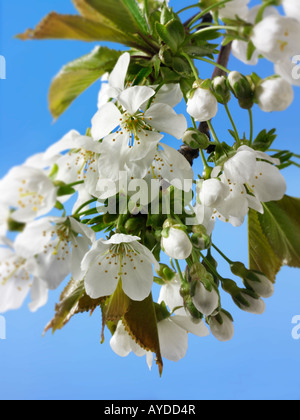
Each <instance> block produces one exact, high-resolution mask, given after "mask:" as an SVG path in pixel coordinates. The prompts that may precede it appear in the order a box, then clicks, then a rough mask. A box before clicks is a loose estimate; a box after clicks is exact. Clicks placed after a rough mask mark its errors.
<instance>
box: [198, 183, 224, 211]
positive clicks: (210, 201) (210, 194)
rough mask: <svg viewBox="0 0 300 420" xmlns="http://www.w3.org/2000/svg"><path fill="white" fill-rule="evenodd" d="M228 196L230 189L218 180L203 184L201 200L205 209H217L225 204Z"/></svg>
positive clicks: (200, 194)
mask: <svg viewBox="0 0 300 420" xmlns="http://www.w3.org/2000/svg"><path fill="white" fill-rule="evenodd" d="M199 186H200V183H199ZM228 194H229V188H228V186H227V185H225V184H224V183H223V182H221V181H219V180H218V179H216V178H211V179H207V180H205V181H203V182H202V185H201V189H200V192H199V199H200V202H201V203H202V204H203V205H204V206H205V207H211V208H215V207H217V206H218V205H219V204H221V203H223V201H224V200H225V198H226V197H227V196H228Z"/></svg>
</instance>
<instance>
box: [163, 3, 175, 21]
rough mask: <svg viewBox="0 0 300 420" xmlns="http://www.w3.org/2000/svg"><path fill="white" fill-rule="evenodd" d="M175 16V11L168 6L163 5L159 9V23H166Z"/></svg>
mask: <svg viewBox="0 0 300 420" xmlns="http://www.w3.org/2000/svg"><path fill="white" fill-rule="evenodd" d="M175 17H176V15H175V13H174V12H173V10H172V9H170V8H169V7H168V6H164V7H163V8H162V11H161V16H160V23H161V24H162V25H166V24H167V23H168V22H170V21H171V20H172V19H174V18H175Z"/></svg>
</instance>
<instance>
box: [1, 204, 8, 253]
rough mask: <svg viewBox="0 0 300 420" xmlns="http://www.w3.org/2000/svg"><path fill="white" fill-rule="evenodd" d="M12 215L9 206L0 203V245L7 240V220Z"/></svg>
mask: <svg viewBox="0 0 300 420" xmlns="http://www.w3.org/2000/svg"><path fill="white" fill-rule="evenodd" d="M9 216H10V211H9V208H8V207H7V206H5V205H3V204H2V203H0V245H2V243H3V241H5V237H6V233H7V220H8V218H9Z"/></svg>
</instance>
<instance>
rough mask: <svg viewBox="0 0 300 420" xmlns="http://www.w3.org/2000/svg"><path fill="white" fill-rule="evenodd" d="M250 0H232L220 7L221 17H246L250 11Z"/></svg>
mask: <svg viewBox="0 0 300 420" xmlns="http://www.w3.org/2000/svg"><path fill="white" fill-rule="evenodd" d="M249 1H250V0H232V1H230V2H228V3H226V4H225V5H224V6H223V7H220V9H219V15H220V18H221V19H226V18H227V19H235V18H236V16H239V17H240V18H242V19H243V18H245V17H246V16H247V14H248V12H249V9H248V3H249Z"/></svg>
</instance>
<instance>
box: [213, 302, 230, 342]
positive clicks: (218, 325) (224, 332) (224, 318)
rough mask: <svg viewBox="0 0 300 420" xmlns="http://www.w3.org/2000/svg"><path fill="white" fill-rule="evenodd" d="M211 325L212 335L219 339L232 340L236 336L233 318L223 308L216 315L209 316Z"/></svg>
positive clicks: (223, 340)
mask: <svg viewBox="0 0 300 420" xmlns="http://www.w3.org/2000/svg"><path fill="white" fill-rule="evenodd" d="M208 322H209V327H210V330H211V333H212V335H213V336H214V337H215V338H216V339H217V340H219V341H222V342H226V341H230V340H231V339H232V338H233V336H234V327H233V319H232V317H231V315H230V314H229V313H228V312H226V311H224V310H223V309H222V310H221V311H220V312H219V313H218V314H217V315H216V316H212V317H209V321H208Z"/></svg>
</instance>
